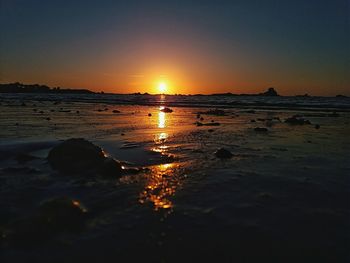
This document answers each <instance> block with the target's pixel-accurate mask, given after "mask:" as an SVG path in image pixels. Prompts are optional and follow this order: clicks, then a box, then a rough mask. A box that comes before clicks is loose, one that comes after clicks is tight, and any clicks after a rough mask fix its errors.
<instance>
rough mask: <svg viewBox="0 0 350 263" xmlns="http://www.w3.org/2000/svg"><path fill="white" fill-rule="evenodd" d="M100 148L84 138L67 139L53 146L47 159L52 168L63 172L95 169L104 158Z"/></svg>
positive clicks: (80, 171) (81, 171)
mask: <svg viewBox="0 0 350 263" xmlns="http://www.w3.org/2000/svg"><path fill="white" fill-rule="evenodd" d="M105 158H106V157H105V156H104V153H103V151H102V149H101V148H100V147H98V146H96V145H94V144H93V143H91V142H89V141H87V140H85V139H75V138H74V139H69V140H66V141H64V142H62V143H61V144H59V145H57V146H56V147H54V148H53V149H52V150H51V151H50V152H49V155H48V161H49V164H50V165H51V167H52V168H53V169H54V170H57V171H59V172H63V173H76V172H79V173H84V172H90V171H91V170H96V169H97V168H99V167H101V166H102V165H103V162H104V160H105Z"/></svg>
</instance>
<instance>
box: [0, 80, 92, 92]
mask: <svg viewBox="0 0 350 263" xmlns="http://www.w3.org/2000/svg"><path fill="white" fill-rule="evenodd" d="M0 93H73V94H92V93H94V92H93V91H91V90H87V89H61V88H60V87H56V88H50V87H48V86H46V85H39V84H32V85H26V84H22V83H19V82H16V83H9V84H0Z"/></svg>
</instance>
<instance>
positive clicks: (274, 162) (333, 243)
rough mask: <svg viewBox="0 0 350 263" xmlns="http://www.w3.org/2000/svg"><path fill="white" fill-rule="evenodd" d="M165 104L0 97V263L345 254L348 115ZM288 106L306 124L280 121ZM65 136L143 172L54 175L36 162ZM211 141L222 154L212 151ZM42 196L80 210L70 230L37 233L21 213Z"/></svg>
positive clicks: (33, 209)
mask: <svg viewBox="0 0 350 263" xmlns="http://www.w3.org/2000/svg"><path fill="white" fill-rule="evenodd" d="M172 110H173V112H171V113H165V112H162V111H160V108H159V106H136V105H133V106H131V105H129V106H123V105H108V104H98V103H82V102H69V103H65V102H62V103H59V104H57V103H54V102H52V101H26V102H25V105H22V103H21V102H20V101H16V100H9V101H5V102H1V105H0V182H1V183H0V185H1V188H0V189H1V190H0V203H1V207H2V209H1V211H0V218H1V219H0V231H1V247H0V249H1V258H2V259H3V260H2V262H77V261H85V262H112V261H113V262H116V261H122V262H123V261H125V260H129V261H131V262H133V261H136V260H143V261H145V262H179V261H182V262H197V261H217V262H256V261H261V262H347V261H348V260H349V259H350V258H349V252H348V251H349V250H348V248H349V247H350V223H349V222H350V205H349V202H348V200H349V192H350V190H349V189H350V188H349V186H350V180H349V174H350V163H349V161H348V159H349V157H350V148H349V145H350V139H349V134H350V113H348V112H340V113H339V115H334V116H332V114H330V113H329V112H323V111H322V110H320V111H312V112H310V111H305V112H303V111H297V110H292V109H291V110H257V109H255V110H248V109H225V110H224V114H217V115H211V114H205V113H204V114H203V113H202V114H200V116H198V112H205V111H206V110H207V109H203V108H190V107H184V108H181V107H172ZM113 111H114V112H113ZM295 114H298V115H302V116H303V118H305V119H307V120H309V121H310V122H311V123H312V124H310V125H309V124H305V125H291V124H288V123H285V122H284V121H285V120H286V119H287V118H289V117H291V116H293V115H295ZM201 118H203V119H201ZM198 122H200V123H201V124H205V125H198ZM213 123H218V124H219V125H214V126H212V125H211V124H213ZM315 125H319V128H318V127H316V126H315ZM257 127H259V128H266V129H267V132H266V131H263V130H255V128H257ZM69 138H85V139H87V140H89V141H91V142H93V143H94V144H96V145H98V146H100V147H101V148H102V149H103V150H104V152H105V153H106V155H107V156H110V157H112V158H115V159H117V160H120V161H123V163H124V164H125V166H128V167H138V168H141V167H142V168H147V169H145V170H144V171H143V172H140V173H138V174H128V175H125V176H122V177H121V178H101V177H90V176H89V177H88V176H86V177H84V176H71V175H62V174H60V173H58V172H57V171H54V170H53V169H52V168H51V167H50V165H49V164H48V162H47V159H46V157H47V154H48V152H49V151H50V150H51V149H52V148H53V147H55V146H56V145H58V144H59V143H60V142H61V141H62V140H67V139H69ZM220 148H225V149H227V150H228V151H230V152H231V153H232V157H231V158H225V159H220V158H217V157H216V156H215V154H214V153H215V151H217V150H218V149H220ZM55 197H66V198H71V199H72V200H74V202H77V204H79V206H81V207H83V208H84V209H85V210H86V211H85V210H84V211H85V212H86V216H84V219H83V220H81V221H78V223H77V225H74V227H75V228H76V229H73V230H72V229H69V230H67V229H65V228H64V227H63V228H59V229H63V230H62V231H61V230H60V231H55V232H54V233H52V232H50V233H47V229H45V228H42V227H40V225H38V223H37V221H36V220H33V218H35V215H36V214H37V213H38V207H40V205H41V204H42V203H43V202H45V200H50V199H52V198H55ZM62 223H63V222H62Z"/></svg>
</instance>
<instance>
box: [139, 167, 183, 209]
mask: <svg viewBox="0 0 350 263" xmlns="http://www.w3.org/2000/svg"><path fill="white" fill-rule="evenodd" d="M174 168H176V165H174V164H172V163H168V164H161V165H157V166H154V167H152V173H151V175H150V176H149V177H148V179H147V182H146V185H145V187H144V190H143V191H142V192H141V194H140V199H139V201H140V203H142V204H143V203H146V202H151V203H152V204H153V206H154V210H156V211H158V210H160V209H171V208H172V207H173V203H172V201H171V200H170V199H169V198H170V197H171V196H173V195H174V194H175V191H176V189H177V188H178V187H179V185H180V182H181V181H180V180H179V178H177V176H174Z"/></svg>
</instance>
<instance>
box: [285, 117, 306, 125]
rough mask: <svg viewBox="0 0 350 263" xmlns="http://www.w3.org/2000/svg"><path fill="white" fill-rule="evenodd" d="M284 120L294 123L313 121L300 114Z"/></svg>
mask: <svg viewBox="0 0 350 263" xmlns="http://www.w3.org/2000/svg"><path fill="white" fill-rule="evenodd" d="M284 122H285V123H289V124H292V125H304V124H311V122H310V121H309V120H305V119H304V118H301V117H299V116H298V115H294V116H292V117H290V118H288V119H286V120H285V121H284Z"/></svg>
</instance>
